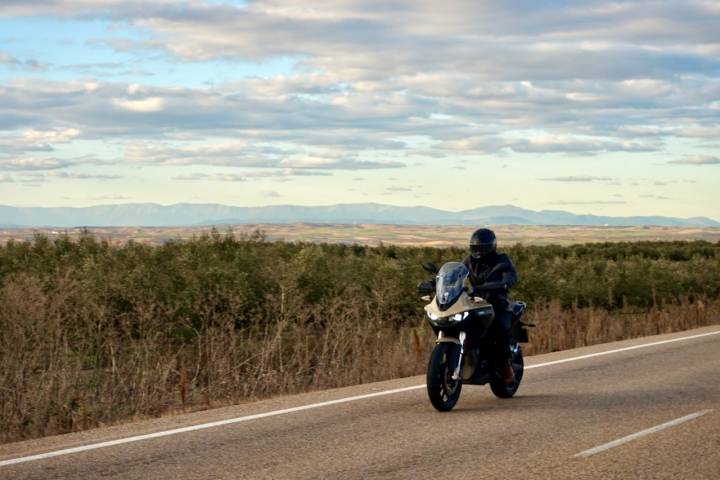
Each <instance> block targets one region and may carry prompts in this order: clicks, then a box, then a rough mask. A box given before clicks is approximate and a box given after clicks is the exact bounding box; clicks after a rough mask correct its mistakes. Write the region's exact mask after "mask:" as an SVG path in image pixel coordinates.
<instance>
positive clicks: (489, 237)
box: [470, 228, 497, 260]
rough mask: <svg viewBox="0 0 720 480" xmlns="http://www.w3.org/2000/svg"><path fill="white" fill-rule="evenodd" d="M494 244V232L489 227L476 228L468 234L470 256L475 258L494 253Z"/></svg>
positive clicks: (485, 256)
mask: <svg viewBox="0 0 720 480" xmlns="http://www.w3.org/2000/svg"><path fill="white" fill-rule="evenodd" d="M496 246H497V240H496V239H495V232H493V231H492V230H490V229H489V228H478V229H477V230H475V231H474V232H473V234H472V235H470V256H471V257H473V258H474V259H476V260H481V259H483V258H487V257H488V256H491V255H494V254H495V247H496Z"/></svg>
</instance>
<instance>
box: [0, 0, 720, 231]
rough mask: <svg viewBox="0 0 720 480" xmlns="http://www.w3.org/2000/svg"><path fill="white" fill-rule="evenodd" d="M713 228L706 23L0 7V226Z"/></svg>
mask: <svg viewBox="0 0 720 480" xmlns="http://www.w3.org/2000/svg"><path fill="white" fill-rule="evenodd" d="M133 202H155V203H161V204H173V203H181V202H189V203H222V204H227V205H237V206H259V205H280V204H283V205H285V204H293V205H331V204H336V203H366V202H375V203H385V204H391V205H425V206H431V207H436V208H442V209H447V210H453V211H457V210H464V209H469V208H476V207H480V206H486V205H505V204H512V205H517V206H520V207H524V208H529V209H533V210H542V209H551V210H567V211H571V212H575V213H594V214H598V215H616V216H620V215H622V216H627V215H668V216H677V217H695V216H707V217H711V218H714V219H719V220H720V2H717V1H692V0H691V1H682V2H674V1H659V2H655V1H640V2H624V1H613V2H606V1H592V0H590V1H584V2H571V1H538V0H528V1H512V0H503V1H450V2H437V1H425V0H410V1H387V0H384V1H379V2H377V1H368V0H363V1H359V0H334V1H323V0H316V1H312V2H308V1H295V0H293V1H275V0H272V1H267V2H261V1H229V0H228V1H222V0H189V1H184V2H172V1H169V0H142V1H138V0H34V1H32V0H31V1H28V0H2V2H0V204H5V205H14V206H74V207H80V206H89V205H97V204H110V203H133Z"/></svg>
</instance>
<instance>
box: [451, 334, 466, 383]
mask: <svg viewBox="0 0 720 480" xmlns="http://www.w3.org/2000/svg"><path fill="white" fill-rule="evenodd" d="M458 340H460V357H459V358H458V363H457V366H456V367H455V371H454V372H453V374H452V379H453V380H457V379H458V378H460V372H461V371H462V365H463V355H465V332H460V338H459V339H458Z"/></svg>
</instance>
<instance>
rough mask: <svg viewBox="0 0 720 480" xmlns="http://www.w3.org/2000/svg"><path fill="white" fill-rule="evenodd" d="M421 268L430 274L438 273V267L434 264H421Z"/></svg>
mask: <svg viewBox="0 0 720 480" xmlns="http://www.w3.org/2000/svg"><path fill="white" fill-rule="evenodd" d="M422 267H423V268H424V269H425V270H426V271H428V272H430V273H437V272H438V267H437V265H435V262H423V263H422Z"/></svg>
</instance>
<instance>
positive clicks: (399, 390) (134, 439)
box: [0, 330, 720, 467]
mask: <svg viewBox="0 0 720 480" xmlns="http://www.w3.org/2000/svg"><path fill="white" fill-rule="evenodd" d="M708 335H720V330H718V331H714V332H708V333H701V334H698V335H690V336H686V337H678V338H673V339H670V340H662V341H659V342H652V343H645V344H642V345H634V346H632V347H625V348H618V349H615V350H608V351H605V352H598V353H591V354H589V355H580V356H578V357H570V358H564V359H562V360H555V361H552V362H545V363H538V364H535V365H528V366H526V367H525V369H531V368H541V367H547V366H550V365H556V364H559V363H566V362H574V361H577V360H584V359H586V358H591V357H598V356H601V355H610V354H613V353H619V352H625V351H628V350H635V349H638V348H646V347H653V346H655V345H662V344H665V343H672V342H679V341H682V340H691V339H694V338H700V337H706V336H708ZM421 388H425V384H422V385H413V386H411V387H404V388H396V389H393V390H383V391H381V392H374V393H368V394H365V395H355V396H352V397H345V398H338V399H336V400H329V401H327V402H320V403H312V404H309V405H301V406H299V407H292V408H284V409H282V410H273V411H270V412H265V413H258V414H255V415H246V416H244V417H236V418H228V419H226V420H219V421H216V422H209V423H201V424H198V425H190V426H188V427H182V428H174V429H172V430H163V431H160V432H154V433H148V434H145V435H136V436H133V437H125V438H119V439H117V440H110V441H107V442H99V443H91V444H89V445H82V446H79V447H74V448H65V449H62V450H55V451H53V452H47V453H41V454H38V455H30V456H27V457H18V458H11V459H9V460H2V461H0V467H4V466H8V465H15V464H18V463H24V462H32V461H35V460H43V459H46V458H52V457H59V456H62V455H69V454H72V453H79V452H86V451H88V450H96V449H98V448H105V447H112V446H115V445H123V444H125V443H133V442H139V441H142V440H150V439H152V438H160V437H167V436H170V435H176V434H178V433H186V432H194V431H196V430H204V429H206V428H214V427H219V426H222V425H230V424H233V423H240V422H247V421H250V420H258V419H260V418H267V417H275V416H278V415H285V414H288V413H294V412H301V411H303V410H312V409H314V408H321V407H327V406H329V405H337V404H340V403H348V402H355V401H357V400H365V399H367V398H373V397H381V396H384V395H393V394H395V393H402V392H409V391H412V390H419V389H421Z"/></svg>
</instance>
